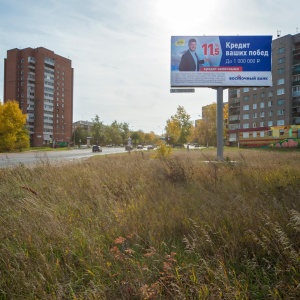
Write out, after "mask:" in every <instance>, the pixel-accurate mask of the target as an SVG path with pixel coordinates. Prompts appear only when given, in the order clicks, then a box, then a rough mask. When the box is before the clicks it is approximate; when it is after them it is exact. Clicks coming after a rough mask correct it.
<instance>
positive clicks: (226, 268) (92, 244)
mask: <svg viewBox="0 0 300 300" xmlns="http://www.w3.org/2000/svg"><path fill="white" fill-rule="evenodd" d="M154 153H155V152H154V151H148V152H131V153H130V154H128V153H126V154H121V155H110V156H96V157H93V158H92V159H90V160H86V161H81V162H77V163H73V164H64V165H61V166H53V165H50V164H49V163H48V162H47V161H44V162H41V163H40V164H39V165H38V166H36V167H34V168H32V167H30V168H27V167H26V166H24V165H20V166H19V167H16V168H13V169H0V239H1V244H0V299H22V300H24V299H112V300H115V299H128V300H133V299H152V300H154V299H300V153H299V151H275V150H270V151H269V150H244V149H233V150H232V149H227V148H226V149H225V151H224V157H226V161H225V162H224V163H217V162H214V160H215V156H216V151H215V149H212V150H203V151H202V150H201V151H189V152H188V151H184V150H178V151H173V153H170V154H169V155H167V154H166V153H160V155H159V153H158V155H156V157H154V155H153V154H154Z"/></svg>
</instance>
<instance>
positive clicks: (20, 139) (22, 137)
mask: <svg viewBox="0 0 300 300" xmlns="http://www.w3.org/2000/svg"><path fill="white" fill-rule="evenodd" d="M27 147H29V135H28V131H27V129H26V115H24V114H23V113H22V111H21V110H20V108H19V105H18V102H16V101H8V102H6V103H5V104H2V103H1V102H0V151H7V150H14V149H19V150H20V151H21V149H23V148H27Z"/></svg>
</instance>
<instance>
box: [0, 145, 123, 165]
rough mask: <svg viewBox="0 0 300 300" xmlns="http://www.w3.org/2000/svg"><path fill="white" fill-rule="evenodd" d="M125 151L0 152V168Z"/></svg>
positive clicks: (104, 149) (116, 149) (109, 149)
mask: <svg viewBox="0 0 300 300" xmlns="http://www.w3.org/2000/svg"><path fill="white" fill-rule="evenodd" d="M122 152H126V151H125V149H124V148H123V147H121V148H105V147H103V148H102V152H94V153H93V152H92V149H91V148H90V149H69V150H60V151H26V152H20V153H0V168H7V167H14V166H18V165H19V164H24V165H34V164H37V163H41V162H49V163H57V162H60V161H64V162H66V161H72V160H77V159H81V158H89V157H91V156H94V155H105V154H114V153H122Z"/></svg>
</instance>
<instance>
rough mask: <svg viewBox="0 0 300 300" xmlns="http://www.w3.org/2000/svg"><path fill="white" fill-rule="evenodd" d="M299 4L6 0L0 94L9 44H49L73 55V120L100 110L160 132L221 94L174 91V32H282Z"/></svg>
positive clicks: (0, 18) (0, 19)
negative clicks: (181, 113) (174, 117)
mask: <svg viewBox="0 0 300 300" xmlns="http://www.w3.org/2000/svg"><path fill="white" fill-rule="evenodd" d="M299 10H300V1H299V0H286V1H282V0H280V1H279V0H274V1H272V0H243V1H241V0H239V1H238V0H227V1H224V0H210V1H202V0H184V1H183V0H84V1H82V0H39V1H36V0H0V36H1V43H0V99H2V98H3V80H4V59H5V58H6V57H7V50H9V49H13V48H19V49H23V48H27V47H31V48H37V47H45V48H47V49H50V50H52V51H54V52H55V53H56V54H58V55H60V56H63V57H66V58H69V59H70V60H71V61H72V67H73V68H74V98H73V101H74V102H73V122H75V121H79V120H87V121H92V119H93V118H95V116H96V114H97V115H98V116H99V118H100V121H102V122H103V124H105V125H110V124H111V123H112V122H113V121H115V120H116V121H117V122H119V123H121V122H122V123H123V122H126V123H128V124H129V127H130V129H131V130H143V131H144V132H150V131H154V132H155V133H157V134H160V133H162V132H163V130H164V127H165V125H166V121H167V120H168V119H170V117H171V116H172V115H174V114H175V113H176V111H177V108H178V106H179V105H180V106H183V107H184V108H185V110H186V112H187V113H188V114H189V115H190V117H191V120H192V121H193V120H195V119H199V118H200V117H201V112H202V106H205V105H208V104H211V103H214V102H216V101H217V99H216V97H217V92H216V90H214V89H211V88H205V87H204V88H197V89H196V90H195V93H170V60H171V57H170V56H171V55H170V48H171V45H170V41H171V36H180V35H182V36H192V35H195V36H202V35H206V36H210V35H212V36H215V35H217V36H221V35H234V36H235V35H272V36H273V39H275V38H276V37H277V33H278V31H280V34H281V36H284V35H288V34H292V35H294V34H296V33H298V32H300V19H299ZM227 95H228V93H227V90H225V91H224V92H223V97H224V102H227ZM199 116H200V117H199Z"/></svg>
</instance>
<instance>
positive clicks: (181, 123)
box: [166, 105, 192, 144]
mask: <svg viewBox="0 0 300 300" xmlns="http://www.w3.org/2000/svg"><path fill="white" fill-rule="evenodd" d="M190 118H191V117H190V115H189V114H187V113H186V111H185V109H184V107H183V106H180V105H179V106H178V108H177V112H176V114H175V115H174V116H171V119H169V120H168V121H167V126H166V130H167V135H168V136H170V139H171V140H173V142H177V143H180V144H184V143H186V142H187V140H188V136H189V135H190V134H191V131H190V129H191V127H192V121H191V120H190Z"/></svg>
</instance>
